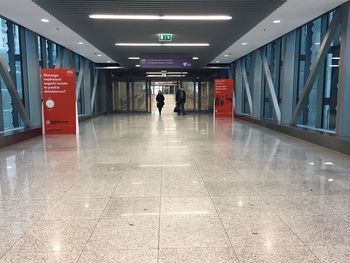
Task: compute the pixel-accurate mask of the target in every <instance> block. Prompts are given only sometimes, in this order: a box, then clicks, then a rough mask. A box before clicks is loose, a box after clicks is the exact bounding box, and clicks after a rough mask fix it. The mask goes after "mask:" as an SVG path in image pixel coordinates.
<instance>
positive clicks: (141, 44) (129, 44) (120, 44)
mask: <svg viewBox="0 0 350 263" xmlns="http://www.w3.org/2000/svg"><path fill="white" fill-rule="evenodd" d="M115 45H116V46H119V47H159V46H161V45H162V44H160V43H116V44H115Z"/></svg>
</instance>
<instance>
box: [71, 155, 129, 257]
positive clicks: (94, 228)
mask: <svg viewBox="0 0 350 263" xmlns="http://www.w3.org/2000/svg"><path fill="white" fill-rule="evenodd" d="M131 156H132V155H130V157H129V160H128V162H127V163H129V162H130V159H131ZM126 170H127V165H126V166H125V168H124V170H123V172H122V174H121V179H120V180H119V182H118V183H117V184H116V186H115V188H114V190H113V193H111V195H110V197H109V199H108V202H107V203H106V205H105V207H104V208H103V210H102V212H101V214H100V216H99V217H98V219H97V222H96V224H95V226H94V227H93V229H92V231H91V233H90V235H89V237H88V239H87V241H86V243H85V245H84V247H83V249H82V251H81V253H80V254H79V256H78V258H77V261H76V263H78V262H79V260H80V258H81V256H82V255H83V253H84V252H85V251H86V246H87V244H88V243H89V241H90V239H91V237H92V235H93V233H94V232H95V230H96V228H97V225H98V223H99V222H100V221H101V219H102V215H103V213H104V212H105V211H106V208H107V207H108V204H109V203H110V202H111V200H112V198H113V195H114V193H115V191H116V190H117V188H118V186H119V184H120V183H121V181H122V179H123V176H124V174H125V173H126Z"/></svg>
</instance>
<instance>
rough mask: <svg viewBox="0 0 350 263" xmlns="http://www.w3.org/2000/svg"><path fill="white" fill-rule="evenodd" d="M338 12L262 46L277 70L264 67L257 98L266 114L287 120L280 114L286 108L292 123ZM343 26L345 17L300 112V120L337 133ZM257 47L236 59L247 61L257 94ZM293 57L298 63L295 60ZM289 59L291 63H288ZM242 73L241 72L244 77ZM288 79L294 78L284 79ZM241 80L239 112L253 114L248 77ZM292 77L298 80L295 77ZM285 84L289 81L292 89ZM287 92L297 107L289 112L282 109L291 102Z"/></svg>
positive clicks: (264, 116) (300, 123) (268, 117)
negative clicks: (275, 101)
mask: <svg viewBox="0 0 350 263" xmlns="http://www.w3.org/2000/svg"><path fill="white" fill-rule="evenodd" d="M334 15H335V12H334V11H332V12H329V13H326V14H324V15H322V16H320V17H318V18H316V19H314V20H313V21H310V22H309V23H307V24H305V25H303V26H301V27H300V28H297V29H296V30H294V31H292V32H290V33H288V34H287V35H285V36H282V37H281V38H278V39H276V40H274V41H272V42H271V43H269V44H267V45H265V46H263V47H261V48H260V49H259V50H260V52H261V54H263V55H264V56H265V57H266V59H267V63H268V66H269V69H270V74H271V75H270V76H268V75H267V74H266V73H265V72H264V71H262V72H263V73H262V76H261V83H262V84H261V92H262V96H261V103H260V102H259V103H257V102H253V106H261V115H260V116H259V118H260V119H262V120H269V121H275V122H276V121H279V122H282V117H281V119H280V120H277V117H276V116H275V115H276V114H275V112H276V111H277V112H278V111H280V112H281V114H282V116H283V117H284V118H286V116H289V117H288V118H289V120H283V122H284V123H285V124H289V122H290V121H291V119H292V114H293V110H295V108H296V105H297V104H298V102H299V101H300V99H301V97H302V95H303V93H304V89H305V87H306V83H307V81H308V78H309V77H310V73H311V69H312V66H313V65H314V64H315V62H316V61H317V59H318V57H319V53H320V52H321V46H322V42H323V41H324V39H325V36H326V35H327V31H329V28H330V25H331V23H332V21H333V17H334ZM341 30H342V25H341V22H340V23H338V24H337V25H336V29H335V30H334V31H333V33H334V35H335V36H334V37H333V39H332V43H331V45H330V46H329V48H328V49H327V50H322V51H324V52H326V58H325V59H324V60H322V61H320V63H321V66H320V68H321V69H320V70H319V71H317V72H315V76H316V80H315V81H314V83H312V84H311V85H312V88H311V91H310V93H309V96H307V99H306V103H305V106H304V108H302V110H301V112H300V114H299V115H298V120H297V122H296V125H297V126H300V127H303V128H308V129H313V130H319V131H322V132H328V133H334V132H335V130H336V117H337V99H338V82H339V65H340V64H339V63H340V62H341V57H340V50H341ZM291 35H292V36H293V37H292V38H290V37H287V36H291ZM287 45H288V47H291V48H289V49H288V50H293V51H292V53H288V52H285V50H286V46H287ZM253 52H256V51H253ZM253 52H252V53H250V54H248V55H246V56H244V57H242V58H241V59H239V60H238V61H237V62H236V63H240V64H242V66H245V70H246V72H247V77H248V84H249V87H250V89H251V94H253V92H252V87H253V84H254V82H253V76H254V69H255V68H257V67H258V66H257V65H256V64H255V61H254V59H253ZM286 61H287V62H286ZM292 62H293V63H295V64H294V65H293V63H292ZM285 63H287V64H288V63H289V64H288V65H287V66H286V65H285ZM236 65H237V64H236ZM286 67H287V68H286ZM243 70H244V68H243ZM285 71H286V72H285ZM284 74H288V76H284ZM239 75H240V74H238V75H237V76H238V77H240V76H239ZM266 76H268V78H267V77H266ZM238 77H237V78H238ZM257 77H258V76H257ZM270 78H271V80H272V83H273V86H274V93H275V95H276V98H277V100H278V109H277V108H276V109H274V107H275V105H274V104H273V103H272V99H271V94H270V91H269V86H268V82H267V80H268V79H270ZM285 79H287V80H288V81H289V82H288V83H282V81H284V80H285ZM236 81H239V83H240V82H241V81H242V85H239V86H242V88H241V94H242V95H240V96H241V97H240V98H238V99H239V101H240V102H242V103H243V104H242V110H241V112H239V114H243V115H246V114H248V115H251V112H250V110H249V104H248V96H247V94H246V90H245V85H244V81H243V77H240V79H236ZM291 81H292V83H290V82H291ZM257 83H258V82H257ZM284 86H288V90H286V89H285V87H284ZM286 94H287V97H286V99H288V100H290V101H292V104H290V105H292V108H289V113H288V114H289V115H288V114H284V113H285V112H283V111H282V110H284V109H285V108H286V107H285V105H287V104H288V102H290V101H288V102H284V103H286V104H285V105H283V104H282V103H283V101H284V96H286ZM305 98H306V97H305ZM253 99H255V98H253ZM288 105H289V104H288ZM288 107H290V106H288Z"/></svg>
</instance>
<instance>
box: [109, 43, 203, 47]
mask: <svg viewBox="0 0 350 263" xmlns="http://www.w3.org/2000/svg"><path fill="white" fill-rule="evenodd" d="M115 45H116V46H118V47H161V46H164V47H207V46H210V44H208V43H115Z"/></svg>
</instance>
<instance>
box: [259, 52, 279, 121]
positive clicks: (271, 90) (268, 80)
mask: <svg viewBox="0 0 350 263" xmlns="http://www.w3.org/2000/svg"><path fill="white" fill-rule="evenodd" d="M260 56H261V60H262V64H263V69H264V74H265V78H266V83H267V86H268V88H269V94H270V98H271V100H272V105H273V110H274V112H275V115H276V119H277V122H278V124H281V115H282V114H281V110H280V107H279V105H278V99H277V96H276V91H275V87H274V84H273V81H272V77H271V71H270V67H269V64H268V62H267V58H266V55H265V53H264V52H263V50H262V49H260Z"/></svg>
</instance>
